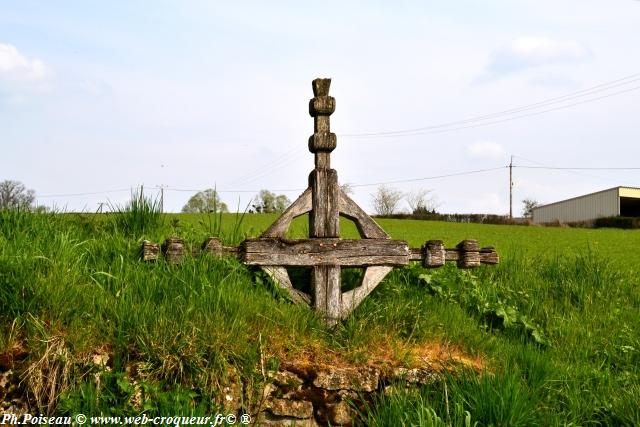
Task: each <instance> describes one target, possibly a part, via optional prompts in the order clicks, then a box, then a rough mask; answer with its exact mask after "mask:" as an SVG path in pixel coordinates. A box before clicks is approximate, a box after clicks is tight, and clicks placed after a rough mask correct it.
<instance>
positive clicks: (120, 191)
mask: <svg viewBox="0 0 640 427" xmlns="http://www.w3.org/2000/svg"><path fill="white" fill-rule="evenodd" d="M123 191H131V188H122V189H117V190H104V191H91V192H87V193H68V194H44V195H41V196H37V197H38V198H45V197H46V198H49V197H75V196H90V195H94V194H109V193H122V192H123Z"/></svg>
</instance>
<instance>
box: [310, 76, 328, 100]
mask: <svg viewBox="0 0 640 427" xmlns="http://www.w3.org/2000/svg"><path fill="white" fill-rule="evenodd" d="M311 86H312V87H313V96H327V95H329V86H331V79H321V78H317V79H315V80H314V81H313V82H311Z"/></svg>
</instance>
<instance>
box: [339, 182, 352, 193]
mask: <svg viewBox="0 0 640 427" xmlns="http://www.w3.org/2000/svg"><path fill="white" fill-rule="evenodd" d="M340 189H341V190H342V192H343V193H344V194H346V195H347V196H351V195H352V194H353V186H352V185H351V184H349V183H348V182H345V183H344V184H341V185H340Z"/></svg>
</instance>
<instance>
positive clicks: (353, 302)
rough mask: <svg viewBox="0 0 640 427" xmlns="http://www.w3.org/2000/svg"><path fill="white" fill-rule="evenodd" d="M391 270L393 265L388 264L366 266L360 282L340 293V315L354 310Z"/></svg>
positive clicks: (342, 315) (343, 315) (344, 315)
mask: <svg viewBox="0 0 640 427" xmlns="http://www.w3.org/2000/svg"><path fill="white" fill-rule="evenodd" d="M391 270H393V267H389V266H375V267H367V268H366V270H365V272H364V276H363V277H362V284H361V285H360V286H358V287H357V288H355V289H352V290H350V291H348V292H345V293H343V294H342V313H341V317H342V318H343V319H344V318H346V317H347V316H348V315H349V313H351V312H352V311H353V310H355V308H356V307H357V306H359V305H360V303H361V302H362V301H363V300H364V299H365V298H366V297H367V296H368V295H369V294H370V293H371V292H372V291H373V290H374V289H375V288H376V286H378V285H379V284H380V282H381V281H382V279H384V278H385V276H386V275H387V274H389V272H390V271H391Z"/></svg>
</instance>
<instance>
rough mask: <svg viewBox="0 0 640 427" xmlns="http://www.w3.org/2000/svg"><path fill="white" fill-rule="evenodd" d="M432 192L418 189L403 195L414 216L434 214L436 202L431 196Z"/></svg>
mask: <svg viewBox="0 0 640 427" xmlns="http://www.w3.org/2000/svg"><path fill="white" fill-rule="evenodd" d="M431 193H432V190H427V189H426V188H419V189H417V190H413V191H410V192H409V193H407V194H406V195H405V200H406V201H407V204H408V205H409V208H410V209H411V213H412V214H414V215H419V214H427V213H436V208H437V207H438V202H437V200H436V197H435V196H433V195H431Z"/></svg>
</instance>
